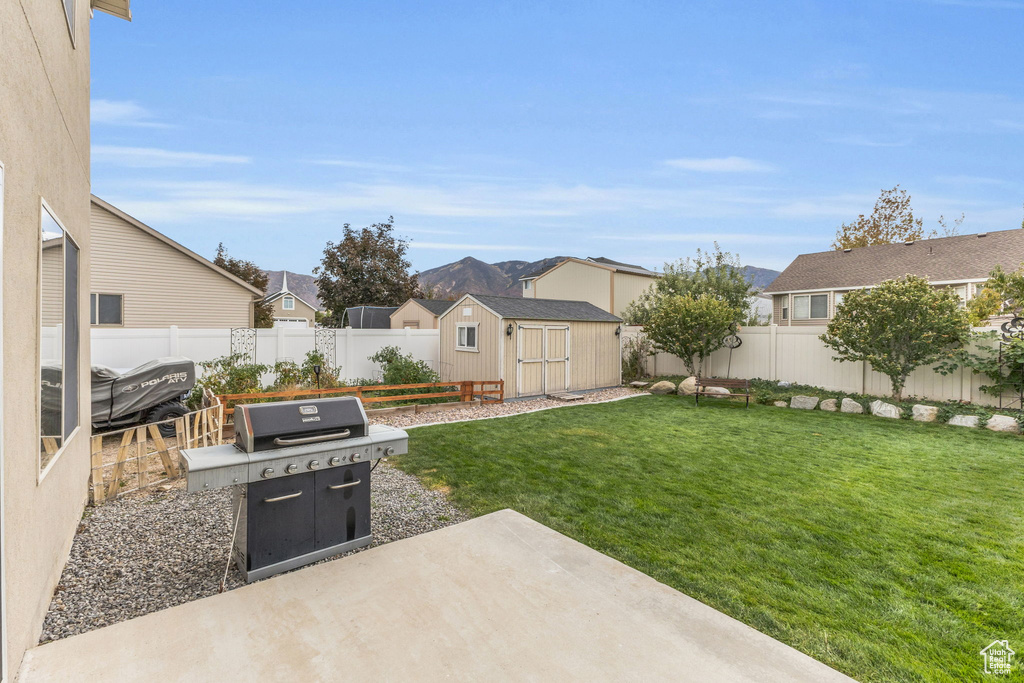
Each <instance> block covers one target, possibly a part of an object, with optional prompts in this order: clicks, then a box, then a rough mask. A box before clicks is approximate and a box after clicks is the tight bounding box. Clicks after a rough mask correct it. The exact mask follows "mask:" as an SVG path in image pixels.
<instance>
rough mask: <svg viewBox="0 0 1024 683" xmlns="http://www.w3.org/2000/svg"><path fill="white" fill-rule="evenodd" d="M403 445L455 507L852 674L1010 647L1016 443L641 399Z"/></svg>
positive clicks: (1022, 587)
mask: <svg viewBox="0 0 1024 683" xmlns="http://www.w3.org/2000/svg"><path fill="white" fill-rule="evenodd" d="M409 450H410V454H409V455H407V456H402V457H401V458H400V459H396V460H397V464H398V466H399V467H401V468H402V469H404V470H406V471H408V472H412V473H414V474H417V475H419V476H420V477H421V478H423V479H424V480H425V481H426V482H427V483H428V484H429V485H435V486H445V487H447V488H449V489H450V491H451V497H452V499H453V500H454V502H455V503H456V504H458V505H459V506H461V507H462V508H463V509H465V510H467V511H468V512H470V513H471V514H474V515H480V514H485V513H488V512H492V511H494V510H499V509H502V508H512V509H514V510H517V511H519V512H521V513H523V514H526V515H528V516H529V517H531V518H533V519H535V520H537V521H539V522H541V523H543V524H546V525H548V526H550V527H552V528H554V529H556V530H558V531H560V532H562V533H564V534H567V535H569V536H571V537H573V538H575V539H577V540H579V541H581V542H583V543H585V544H587V545H588V546H590V547H592V548H595V549H597V550H599V551H601V552H603V553H607V554H608V555H610V556H612V557H615V558H617V559H619V560H621V561H623V562H625V563H626V564H628V565H630V566H632V567H635V568H637V569H639V570H640V571H642V572H644V573H646V574H649V575H650V576H653V577H654V578H656V579H657V580H659V581H662V582H664V583H667V584H668V585H670V586H673V587H675V588H677V589H679V590H681V591H682V592H684V593H686V594H688V595H690V596H692V597H694V598H697V599H698V600H701V601H703V602H705V603H707V604H708V605H711V606H712V607H715V608H717V609H719V610H721V611H723V612H725V613H726V614H729V615H732V616H733V617H736V618H737V619H739V620H741V621H743V622H745V623H747V624H750V625H751V626H753V627H754V628H756V629H758V630H760V631H762V632H764V633H767V634H768V635H770V636H773V637H775V638H778V639H779V640H781V641H783V642H785V643H789V644H790V645H792V646H794V647H796V648H797V649H799V650H802V651H803V652H806V653H807V654H809V655H811V656H812V657H815V658H816V659H819V660H821V661H823V662H825V663H827V664H829V665H831V666H833V667H835V668H837V669H839V670H840V671H843V672H845V673H847V674H849V675H851V676H853V677H855V678H857V679H859V680H862V681H938V680H950V681H953V680H956V681H962V680H980V679H982V678H989V677H986V676H984V675H983V674H982V667H981V657H980V656H979V655H978V651H979V650H981V648H983V647H984V646H986V645H987V644H988V643H989V642H991V641H992V640H995V639H996V638H999V639H1009V641H1010V646H1011V647H1013V648H1014V649H1016V650H1017V651H1018V652H1020V653H1022V654H1021V655H1019V656H1020V657H1022V658H1024V526H1022V523H1024V438H1022V437H1015V436H1010V435H1003V434H995V433H991V432H987V431H984V430H969V429H966V428H963V427H950V426H946V425H928V424H919V423H915V422H908V421H905V420H899V421H897V420H892V421H890V420H883V419H880V418H873V417H869V416H862V415H845V414H835V413H821V412H817V411H815V412H804V411H796V410H789V409H780V408H772V407H765V406H755V405H752V406H751V407H750V409H749V410H745V409H744V408H743V404H742V402H739V403H738V404H729V403H725V402H719V401H711V400H709V401H707V402H703V403H702V404H701V406H700V407H698V408H695V407H694V406H693V401H692V399H686V398H681V397H676V396H645V397H640V398H633V399H629V400H626V401H619V402H616V403H607V404H599V405H588V406H578V407H570V408H564V409H559V410H549V411H545V412H539V413H533V414H526V415H522V416H517V417H510V418H504V419H498V420H483V421H479V422H466V423H458V424H452V425H443V426H436V427H426V428H421V429H415V430H412V431H410V443H409ZM993 678H994V677H993ZM1010 678H1011V679H1013V680H1017V679H1018V678H1024V674H1022V670H1021V668H1020V667H1019V666H1018V667H1017V669H1016V671H1015V673H1014V675H1013V676H1011V677H1010ZM999 680H1007V678H1006V677H1002V678H1000V679H999Z"/></svg>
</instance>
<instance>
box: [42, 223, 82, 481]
mask: <svg viewBox="0 0 1024 683" xmlns="http://www.w3.org/2000/svg"><path fill="white" fill-rule="evenodd" d="M41 223H42V226H41V227H42V236H41V238H42V250H41V260H40V263H41V268H40V275H41V277H40V280H41V281H40V302H39V303H40V305H39V314H40V317H39V320H40V336H39V339H40V353H39V359H40V369H39V373H40V401H39V411H40V414H39V418H40V420H39V422H40V425H39V436H40V457H39V463H40V469H42V470H44V471H45V469H46V468H47V466H48V465H49V464H50V463H51V462H52V461H53V459H54V457H55V456H56V455H57V453H58V452H59V451H60V449H61V448H62V447H63V446H64V444H65V443H67V440H68V439H69V438H70V437H71V434H72V433H73V432H74V431H75V429H77V428H78V363H79V359H78V352H79V325H78V260H79V258H78V257H79V254H78V245H77V244H75V242H74V240H72V239H71V237H70V236H69V235H68V234H67V232H66V231H65V230H64V228H63V227H62V226H61V224H60V223H59V222H58V221H57V219H56V218H55V217H54V216H53V214H52V213H51V211H50V210H49V208H48V207H47V206H46V205H45V204H44V205H43V206H42V221H41Z"/></svg>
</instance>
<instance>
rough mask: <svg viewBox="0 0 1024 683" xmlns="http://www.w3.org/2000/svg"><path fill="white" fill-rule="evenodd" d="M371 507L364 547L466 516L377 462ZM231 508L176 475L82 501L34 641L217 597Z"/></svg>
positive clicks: (510, 409)
mask: <svg viewBox="0 0 1024 683" xmlns="http://www.w3.org/2000/svg"><path fill="white" fill-rule="evenodd" d="M636 393H637V392H636V391H634V390H632V389H625V388H615V389H606V390H603V391H596V392H591V393H587V394H585V395H584V398H583V399H581V400H578V401H574V402H571V403H566V402H564V401H557V400H552V399H547V398H544V399H534V400H524V401H511V402H508V403H503V404H496V405H485V406H479V407H475V408H467V409H459V410H446V411H439V412H434V413H421V414H419V415H390V416H379V417H374V418H372V419H371V422H373V423H374V424H389V425H392V426H395V427H410V426H413V425H420V424H432V423H438V422H458V421H464V420H473V419H482V418H488V417H497V416H502V415H515V414H518V413H524V412H529V411H534V410H538V409H544V408H557V407H564V406H567V405H578V404H580V403H595V402H600V401H608V400H611V399H616V398H622V397H625V396H631V395H635V394H636ZM371 506H372V509H371V525H372V529H373V544H372V546H370V547H373V546H376V545H380V544H382V543H389V542H391V541H396V540H399V539H402V538H407V537H409V536H415V535H417V534H421V533H425V532H427V531H433V530H435V529H440V528H443V527H446V526H449V525H451V524H456V523H458V522H462V521H465V520H466V519H467V517H466V516H465V515H464V514H463V513H462V512H460V511H459V510H457V509H456V508H455V507H454V506H453V505H451V504H450V503H449V502H448V499H447V497H446V496H445V494H444V492H442V491H432V490H428V489H426V488H424V487H423V485H422V484H421V483H420V481H419V479H417V478H416V477H414V476H412V475H408V474H405V473H404V472H402V471H400V470H398V469H396V468H395V467H392V466H391V465H389V464H388V463H387V462H385V461H382V462H381V464H380V466H378V467H377V468H376V469H375V470H374V471H373V477H372V478H371ZM232 515H233V510H232V509H231V492H230V489H218V490H216V491H206V492H201V493H191V494H189V493H186V492H185V482H184V480H180V479H179V480H177V481H174V482H171V483H169V484H166V485H162V486H159V487H156V488H153V489H149V490H145V491H139V492H136V493H130V494H127V495H124V496H122V497H120V498H118V499H117V500H114V501H111V502H109V503H106V504H103V505H100V506H98V507H89V508H86V510H85V514H84V515H83V518H82V521H81V523H80V524H79V526H78V531H77V533H76V535H75V540H74V543H73V545H72V548H71V555H70V557H69V558H68V562H67V565H66V566H65V567H64V571H63V573H62V574H61V578H60V582H59V583H58V585H57V589H56V591H55V592H54V597H53V600H52V601H51V603H50V609H49V611H48V612H47V615H46V620H45V622H44V623H43V632H42V636H41V638H40V642H41V643H45V642H48V641H51V640H57V639H60V638H66V637H68V636H71V635H76V634H79V633H84V632H86V631H91V630H93V629H96V628H100V627H102V626H108V625H110V624H114V623H117V622H119V621H124V620H126V619H132V618H134V617H138V616H142V615H144V614H148V613H150V612H156V611H158V610H162V609H165V608H167V607H173V606H174V605H180V604H182V603H185V602H189V601H192V600H195V599H197V598H202V597H207V596H210V595H215V594H216V593H217V592H218V590H219V587H220V581H221V577H222V576H223V575H224V567H225V564H226V562H227V558H228V550H229V544H230V541H231V527H232V522H233V517H232ZM353 552H361V550H356V551H353ZM347 554H351V553H347ZM339 557H343V556H339ZM336 559H338V558H337V557H334V558H330V559H327V560H323V562H331V561H334V560H336ZM242 585H245V584H244V582H243V580H242V577H241V574H239V572H238V570H237V569H235V567H234V565H233V564H232V566H231V569H230V570H229V572H228V577H227V583H226V590H231V589H234V588H238V587H240V586H242Z"/></svg>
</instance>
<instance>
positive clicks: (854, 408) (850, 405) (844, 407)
mask: <svg viewBox="0 0 1024 683" xmlns="http://www.w3.org/2000/svg"><path fill="white" fill-rule="evenodd" d="M839 410H841V411H842V412H844V413H857V414H860V413H863V412H864V406H862V405H861V404H860V402H859V401H854V400H853V399H852V398H844V399H843V402H842V403H841V404H840V405H839Z"/></svg>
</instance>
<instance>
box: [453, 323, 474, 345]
mask: <svg viewBox="0 0 1024 683" xmlns="http://www.w3.org/2000/svg"><path fill="white" fill-rule="evenodd" d="M477 325H479V323H466V324H460V325H457V326H456V328H455V329H456V338H455V348H456V349H457V350H459V351H477V350H478V349H477Z"/></svg>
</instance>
